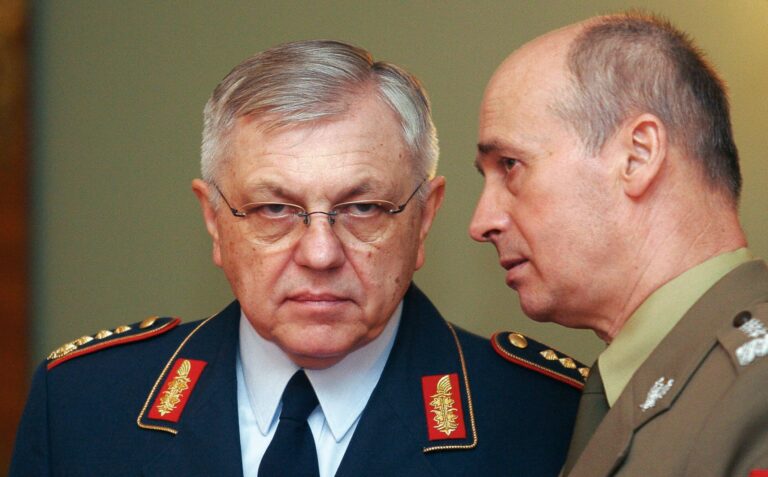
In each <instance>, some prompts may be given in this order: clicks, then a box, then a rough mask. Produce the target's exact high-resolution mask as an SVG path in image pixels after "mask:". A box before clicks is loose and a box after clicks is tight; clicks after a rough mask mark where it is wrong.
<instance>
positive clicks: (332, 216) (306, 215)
mask: <svg viewBox="0 0 768 477" xmlns="http://www.w3.org/2000/svg"><path fill="white" fill-rule="evenodd" d="M426 181H427V179H426V178H424V179H422V181H421V182H419V185H417V186H416V188H415V189H414V190H413V192H411V195H409V196H408V199H407V200H406V201H405V202H403V203H402V204H400V205H397V204H395V203H394V202H390V201H388V200H357V201H351V202H342V203H340V204H336V205H334V206H333V207H332V208H331V210H329V211H328V212H324V211H322V210H316V211H314V212H307V209H305V208H304V207H302V206H300V205H296V204H289V203H286V202H251V203H249V204H246V205H288V206H291V207H295V208H297V209H300V210H302V212H299V213H298V214H296V215H298V216H299V217H301V218H302V219H303V220H302V221H303V222H304V225H309V224H310V221H311V217H310V216H312V215H315V214H322V215H325V216H327V217H328V223H329V224H331V225H333V224H335V223H336V216H337V215H338V214H339V213H338V212H337V211H336V210H334V209H336V208H337V207H340V206H343V205H354V204H367V203H371V202H380V203H385V204H391V205H392V206H394V209H390V210H387V211H386V213H388V214H389V215H395V214H399V213H400V212H402V211H404V210H405V206H407V205H408V203H409V202H410V201H411V199H413V197H414V196H415V195H416V192H418V191H419V189H421V186H423V185H424V183H425V182H426ZM211 184H212V185H213V187H215V188H216V191H217V192H218V193H219V195H221V198H222V199H224V203H225V204H227V207H228V208H229V210H230V212H232V215H234V216H235V217H241V218H244V217H246V216H247V215H248V212H246V211H243V210H240V209H236V208H235V207H232V205H231V204H230V203H229V200H227V197H226V196H225V195H224V193H223V192H222V191H221V189H220V188H219V186H218V184H216V183H215V182H211Z"/></svg>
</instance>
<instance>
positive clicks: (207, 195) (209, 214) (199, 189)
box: [192, 179, 221, 267]
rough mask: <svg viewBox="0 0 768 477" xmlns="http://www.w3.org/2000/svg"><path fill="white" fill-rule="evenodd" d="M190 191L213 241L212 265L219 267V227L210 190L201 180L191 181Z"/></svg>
mask: <svg viewBox="0 0 768 477" xmlns="http://www.w3.org/2000/svg"><path fill="white" fill-rule="evenodd" d="M192 191H193V192H194V193H195V195H196V196H197V200H198V201H199V202H200V209H201V210H202V212H203V221H204V222H205V228H206V229H207V230H208V233H209V234H210V236H211V238H212V239H213V263H215V264H216V265H217V266H219V267H220V266H221V245H220V243H219V225H218V220H217V218H216V209H215V208H214V207H213V204H212V203H211V193H212V191H211V188H210V187H209V186H208V183H206V182H205V181H203V180H201V179H195V180H193V181H192Z"/></svg>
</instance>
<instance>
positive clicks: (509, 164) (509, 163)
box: [500, 157, 517, 172]
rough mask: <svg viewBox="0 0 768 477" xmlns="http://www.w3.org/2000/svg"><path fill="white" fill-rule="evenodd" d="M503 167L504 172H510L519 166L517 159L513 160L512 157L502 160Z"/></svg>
mask: <svg viewBox="0 0 768 477" xmlns="http://www.w3.org/2000/svg"><path fill="white" fill-rule="evenodd" d="M500 162H501V165H502V166H503V167H504V170H505V171H507V172H509V171H511V170H512V169H514V167H515V166H516V165H517V159H512V158H510V157H502V158H501V161H500Z"/></svg>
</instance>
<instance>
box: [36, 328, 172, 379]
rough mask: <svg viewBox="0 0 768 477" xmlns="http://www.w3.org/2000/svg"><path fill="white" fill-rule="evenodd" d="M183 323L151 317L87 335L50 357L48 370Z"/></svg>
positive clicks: (65, 344)
mask: <svg viewBox="0 0 768 477" xmlns="http://www.w3.org/2000/svg"><path fill="white" fill-rule="evenodd" d="M179 323H181V319H180V318H175V317H174V318H171V317H165V318H160V317H158V316H150V317H149V318H147V319H145V320H143V321H140V322H138V323H134V324H132V325H121V326H118V327H117V328H115V329H113V330H101V331H99V332H98V333H96V334H95V335H85V336H81V337H80V338H78V339H76V340H74V341H70V342H68V343H64V344H63V345H61V346H59V347H58V348H56V349H55V350H53V351H52V352H51V354H49V355H48V365H47V367H48V370H49V371H50V370H51V369H53V368H54V367H56V366H58V365H60V364H61V363H63V362H65V361H69V360H70V359H74V358H77V357H78V356H83V355H86V354H90V353H95V352H96V351H99V350H102V349H106V348H111V347H113V346H119V345H122V344H125V343H133V342H134V341H142V340H146V339H149V338H151V337H153V336H158V335H161V334H163V333H165V332H166V331H170V330H171V329H173V328H175V327H176V326H177V325H178V324H179Z"/></svg>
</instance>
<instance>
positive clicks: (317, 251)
mask: <svg viewBox="0 0 768 477" xmlns="http://www.w3.org/2000/svg"><path fill="white" fill-rule="evenodd" d="M301 226H302V227H306V230H304V233H303V234H302V236H301V238H299V243H298V245H297V249H296V258H295V259H296V263H298V264H299V265H301V266H304V267H308V268H313V269H316V270H327V269H332V268H336V267H340V266H341V265H342V264H343V263H344V260H345V255H344V247H343V244H342V243H341V240H339V237H338V236H337V235H336V232H335V231H334V230H333V227H338V226H339V225H338V224H337V225H333V226H332V225H331V223H330V221H329V220H328V217H327V216H325V215H317V216H314V217H313V220H311V221H310V223H309V224H308V225H303V224H302V225H301Z"/></svg>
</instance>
